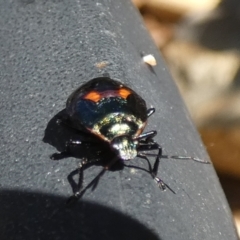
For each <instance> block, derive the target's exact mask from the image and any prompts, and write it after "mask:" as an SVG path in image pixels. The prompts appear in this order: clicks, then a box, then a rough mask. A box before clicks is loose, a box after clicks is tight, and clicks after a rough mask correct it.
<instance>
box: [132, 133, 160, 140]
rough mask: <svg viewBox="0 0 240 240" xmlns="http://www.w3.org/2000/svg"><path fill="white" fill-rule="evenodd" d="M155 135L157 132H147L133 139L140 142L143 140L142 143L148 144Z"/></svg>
mask: <svg viewBox="0 0 240 240" xmlns="http://www.w3.org/2000/svg"><path fill="white" fill-rule="evenodd" d="M156 135H157V131H149V132H145V133H142V134H141V135H140V136H138V137H137V138H135V139H134V140H137V141H140V140H143V141H144V142H149V141H151V140H152V139H153V138H154V137H155V136H156Z"/></svg>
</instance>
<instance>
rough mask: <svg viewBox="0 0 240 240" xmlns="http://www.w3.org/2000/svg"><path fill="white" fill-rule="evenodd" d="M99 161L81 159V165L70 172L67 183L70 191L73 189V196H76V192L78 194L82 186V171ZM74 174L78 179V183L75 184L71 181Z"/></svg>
mask: <svg viewBox="0 0 240 240" xmlns="http://www.w3.org/2000/svg"><path fill="white" fill-rule="evenodd" d="M98 161H100V159H94V160H88V159H85V158H84V159H82V161H81V163H80V164H79V167H78V168H77V169H76V170H74V171H72V172H71V173H70V174H69V175H68V177H67V178H68V182H69V184H70V185H71V187H72V189H73V194H74V195H75V194H78V192H80V190H81V188H82V185H83V177H84V175H83V174H84V170H86V169H88V168H89V167H91V166H92V165H93V164H94V163H96V162H98ZM76 174H78V176H79V179H78V183H77V184H76V182H75V181H74V179H73V176H75V175H76Z"/></svg>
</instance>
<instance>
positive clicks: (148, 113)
mask: <svg viewBox="0 0 240 240" xmlns="http://www.w3.org/2000/svg"><path fill="white" fill-rule="evenodd" d="M154 113H155V108H149V109H148V110H147V117H148V118H149V117H150V116H151V115H153V114H154Z"/></svg>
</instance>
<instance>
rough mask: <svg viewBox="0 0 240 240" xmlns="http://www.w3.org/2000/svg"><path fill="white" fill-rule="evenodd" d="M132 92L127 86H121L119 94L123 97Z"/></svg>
mask: <svg viewBox="0 0 240 240" xmlns="http://www.w3.org/2000/svg"><path fill="white" fill-rule="evenodd" d="M131 93H132V92H131V91H130V90H128V89H126V88H120V89H119V90H118V94H119V95H120V96H121V97H122V98H125V99H126V98H127V97H128V96H129V95H130V94H131Z"/></svg>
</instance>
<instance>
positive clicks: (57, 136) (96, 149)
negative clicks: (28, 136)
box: [43, 109, 124, 192]
mask: <svg viewBox="0 0 240 240" xmlns="http://www.w3.org/2000/svg"><path fill="white" fill-rule="evenodd" d="M64 122H65V123H64ZM66 123H67V124H66ZM70 140H73V141H80V142H82V143H84V144H78V145H76V146H70V147H69V148H68V151H66V144H67V142H69V141H70ZM43 142H45V143H48V144H50V145H52V146H53V147H55V148H56V149H57V151H58V153H53V155H52V156H50V158H49V159H51V157H53V158H54V161H55V160H65V159H66V158H68V157H74V158H77V159H85V160H86V161H89V162H93V163H91V164H89V166H88V167H90V166H92V165H98V166H103V167H104V166H106V165H107V164H108V163H109V162H111V160H112V159H114V157H116V155H115V153H114V152H113V151H112V150H111V149H110V146H109V144H108V143H105V142H104V141H102V140H101V139H99V138H98V137H95V136H94V135H92V134H90V133H88V132H84V129H82V130H80V129H76V128H74V127H72V126H71V124H70V123H69V122H68V117H67V113H66V109H63V110H61V111H60V112H58V113H57V114H56V115H55V116H54V117H53V118H52V119H51V120H50V121H49V122H48V124H47V127H46V129H45V134H44V138H43ZM96 159H97V160H98V161H94V160H96ZM123 167H124V164H123V162H122V161H117V162H116V163H115V164H114V165H113V166H112V167H111V168H110V169H109V170H110V171H117V170H122V169H123ZM75 175H78V169H74V170H73V171H72V172H70V173H69V174H68V177H67V179H68V182H69V184H70V185H71V187H72V190H73V192H75V190H76V189H77V188H78V184H79V183H76V182H75V180H74V176H75Z"/></svg>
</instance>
